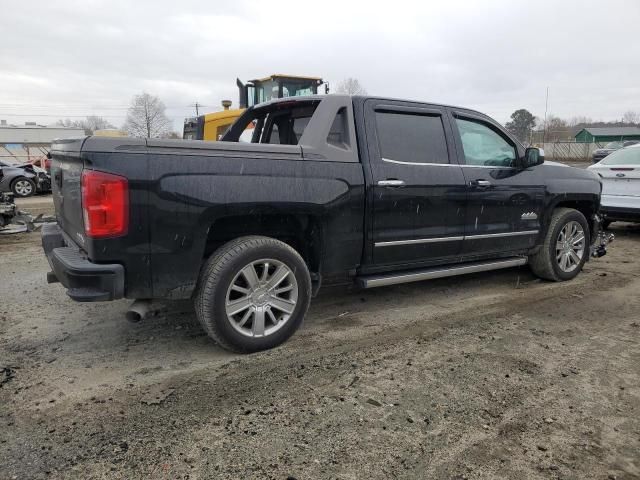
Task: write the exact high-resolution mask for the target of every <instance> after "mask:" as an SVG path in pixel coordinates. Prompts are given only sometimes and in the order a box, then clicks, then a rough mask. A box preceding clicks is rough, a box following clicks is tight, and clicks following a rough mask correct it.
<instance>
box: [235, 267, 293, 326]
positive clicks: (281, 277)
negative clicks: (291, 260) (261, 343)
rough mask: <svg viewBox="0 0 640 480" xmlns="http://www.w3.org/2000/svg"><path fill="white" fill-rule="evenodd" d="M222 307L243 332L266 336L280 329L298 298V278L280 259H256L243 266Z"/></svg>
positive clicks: (289, 315)
mask: <svg viewBox="0 0 640 480" xmlns="http://www.w3.org/2000/svg"><path fill="white" fill-rule="evenodd" d="M225 298H226V300H225V311H226V313H227V318H228V319H229V322H230V323H231V325H232V326H233V328H234V329H236V330H237V331H238V332H239V333H241V334H242V335H246V336H248V337H266V336H268V335H271V334H272V333H274V332H276V331H278V330H280V329H281V328H282V327H283V326H284V324H285V323H287V321H288V320H289V318H290V317H291V314H292V313H293V311H294V309H295V308H296V303H297V301H298V282H297V281H296V277H295V275H294V274H293V272H292V271H291V269H290V268H289V267H288V266H286V265H285V264H284V263H282V262H280V261H279V260H274V259H271V258H267V259H262V260H256V261H254V262H251V263H250V264H249V265H246V266H245V267H244V268H242V269H241V270H240V271H239V272H238V273H237V274H236V276H235V277H234V279H233V281H232V282H231V286H230V287H229V289H228V290H227V295H226V297H225Z"/></svg>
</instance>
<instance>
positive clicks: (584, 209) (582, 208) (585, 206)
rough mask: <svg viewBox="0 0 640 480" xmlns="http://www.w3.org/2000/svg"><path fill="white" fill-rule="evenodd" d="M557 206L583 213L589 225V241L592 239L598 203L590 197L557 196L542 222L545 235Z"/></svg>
mask: <svg viewBox="0 0 640 480" xmlns="http://www.w3.org/2000/svg"><path fill="white" fill-rule="evenodd" d="M558 208H572V209H574V210H577V211H579V212H580V213H582V215H584V218H586V219H587V224H588V225H589V243H592V242H593V239H594V235H593V234H594V230H595V227H596V219H595V214H596V213H597V212H598V204H597V203H596V202H594V201H593V200H590V199H567V198H559V199H557V200H556V201H555V202H554V203H553V204H552V205H551V207H550V208H549V210H548V212H549V213H548V214H547V215H546V218H545V222H544V232H543V233H544V234H545V235H546V233H547V231H548V229H549V225H550V223H551V218H552V216H553V215H552V214H553V212H554V210H557V209H558Z"/></svg>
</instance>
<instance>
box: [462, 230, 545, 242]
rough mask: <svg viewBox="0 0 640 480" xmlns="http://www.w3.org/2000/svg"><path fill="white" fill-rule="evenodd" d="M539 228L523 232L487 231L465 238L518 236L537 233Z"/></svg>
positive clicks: (479, 238) (480, 238)
mask: <svg viewBox="0 0 640 480" xmlns="http://www.w3.org/2000/svg"><path fill="white" fill-rule="evenodd" d="M538 232H539V230H526V231H522V232H507V233H487V234H484V235H465V237H464V239H465V240H482V239H483V238H499V237H518V236H520V235H537V234H538Z"/></svg>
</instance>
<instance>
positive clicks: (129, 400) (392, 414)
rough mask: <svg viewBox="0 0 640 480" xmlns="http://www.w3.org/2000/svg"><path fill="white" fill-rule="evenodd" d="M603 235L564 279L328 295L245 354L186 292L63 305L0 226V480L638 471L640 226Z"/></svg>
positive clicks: (488, 280) (522, 277)
mask: <svg viewBox="0 0 640 480" xmlns="http://www.w3.org/2000/svg"><path fill="white" fill-rule="evenodd" d="M27 203H28V206H26V207H25V208H29V209H31V210H34V211H47V210H48V209H50V200H49V198H48V197H38V198H36V199H31V200H30V201H29V202H27ZM612 230H614V231H615V233H616V234H617V237H618V238H617V240H616V242H615V243H614V244H613V245H612V246H611V248H610V254H609V255H608V256H607V257H605V258H602V259H600V260H597V261H592V262H590V263H588V264H587V266H586V268H585V272H584V273H583V274H582V275H580V276H579V277H578V278H577V279H576V280H574V281H572V282H568V283H562V284H553V283H547V282H542V281H538V280H536V279H535V278H534V277H533V276H532V275H531V274H530V273H529V271H528V269H527V268H526V267H522V268H518V269H511V270H505V271H500V272H495V273H483V274H477V275H470V276H466V277H460V278H454V279H443V280H436V281H430V282H422V283H415V284H407V285H400V286H394V287H387V288H381V289H376V290H369V291H355V290H353V291H344V290H325V291H323V292H322V293H321V295H320V297H318V298H316V299H315V300H314V301H313V302H312V306H311V310H310V312H309V314H308V317H307V321H306V323H305V325H304V326H303V328H302V329H301V331H299V332H298V333H297V334H296V335H295V336H294V337H293V338H292V339H291V340H290V341H289V342H288V343H286V344H285V345H284V346H282V347H280V348H278V349H275V350H272V351H269V352H265V353H259V354H255V355H250V356H238V355H232V354H229V353H226V352H224V351H222V350H220V349H219V348H218V347H216V345H215V344H214V343H213V342H212V341H211V340H209V339H208V337H207V336H206V335H205V333H204V332H203V331H202V329H201V328H200V326H199V325H198V323H197V321H196V319H195V317H194V314H193V312H192V311H191V309H190V307H189V305H188V303H167V304H163V305H160V306H159V307H160V312H159V313H158V315H157V316H155V317H153V318H151V319H148V320H145V321H143V322H141V323H139V324H131V323H127V322H126V321H125V319H124V312H125V310H126V307H127V305H128V302H126V301H119V302H112V303H95V304H78V303H74V302H72V301H71V300H70V299H69V298H67V296H66V295H65V294H64V290H63V288H62V287H61V286H60V285H47V284H46V283H45V273H46V272H47V270H48V268H47V262H46V261H45V259H44V257H43V255H42V253H41V250H40V246H39V236H38V235H37V234H19V235H13V236H10V237H6V236H5V237H3V236H0V255H1V256H0V278H2V283H1V284H0V301H1V303H0V384H1V386H0V478H1V479H10V478H15V479H23V478H28V479H31V478H83V479H85V478H121V479H134V478H158V479H173V478H191V479H204V478H229V479H236V478H238V479H240V478H242V479H244V478H256V479H263V478H273V479H282V480H285V479H287V478H290V479H291V478H295V479H299V480H302V479H324V478H327V479H328V478H332V479H345V480H346V479H388V478H437V479H441V478H443V479H464V478H467V479H477V478H508V479H528V478H532V479H533V478H541V479H549V478H565V479H569V478H571V479H585V478H588V479H591V478H594V479H632V478H640V295H639V293H638V292H640V258H639V252H640V226H632V225H629V224H614V226H613V227H612Z"/></svg>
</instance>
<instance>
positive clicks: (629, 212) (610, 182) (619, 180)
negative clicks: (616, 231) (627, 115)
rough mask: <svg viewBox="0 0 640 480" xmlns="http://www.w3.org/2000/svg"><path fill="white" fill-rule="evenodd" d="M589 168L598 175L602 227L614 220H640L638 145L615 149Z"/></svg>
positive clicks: (639, 159) (639, 151)
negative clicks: (600, 189)
mask: <svg viewBox="0 0 640 480" xmlns="http://www.w3.org/2000/svg"><path fill="white" fill-rule="evenodd" d="M589 170H592V171H593V172H595V173H597V174H598V175H600V177H601V178H602V199H601V205H602V206H601V212H602V213H603V214H604V216H605V222H604V225H603V226H604V227H605V228H606V226H607V225H608V224H610V223H611V222H615V221H617V220H621V221H627V222H640V144H638V145H632V146H630V147H626V148H621V149H620V150H616V151H615V152H613V153H611V154H609V155H607V156H606V157H605V158H604V159H602V160H601V161H600V162H599V163H596V164H595V165H591V166H590V167H589Z"/></svg>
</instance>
